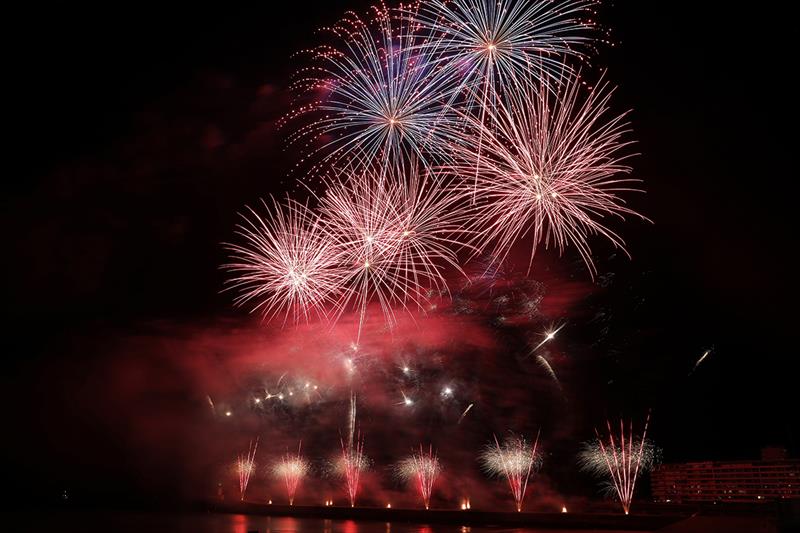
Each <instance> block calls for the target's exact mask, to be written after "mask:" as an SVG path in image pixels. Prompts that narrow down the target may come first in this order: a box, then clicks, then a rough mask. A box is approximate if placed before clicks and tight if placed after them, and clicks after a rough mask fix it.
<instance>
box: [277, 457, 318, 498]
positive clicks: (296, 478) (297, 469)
mask: <svg viewBox="0 0 800 533" xmlns="http://www.w3.org/2000/svg"><path fill="white" fill-rule="evenodd" d="M309 470H310V465H309V463H308V461H307V460H306V458H305V457H303V456H302V455H300V445H298V446H297V453H291V452H286V454H285V455H284V456H283V457H282V458H281V460H280V461H278V462H277V463H275V464H274V465H273V466H272V473H273V474H274V475H275V476H276V477H278V478H281V479H283V481H284V483H286V494H287V495H288V497H289V505H294V495H295V493H296V492H297V487H298V485H299V484H300V480H301V479H303V478H304V477H306V474H308V472H309Z"/></svg>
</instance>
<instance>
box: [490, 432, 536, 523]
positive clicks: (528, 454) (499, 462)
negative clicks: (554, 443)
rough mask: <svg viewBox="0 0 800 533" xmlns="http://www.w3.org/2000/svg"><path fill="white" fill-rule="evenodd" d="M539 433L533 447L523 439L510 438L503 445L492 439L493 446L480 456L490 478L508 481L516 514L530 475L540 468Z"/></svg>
mask: <svg viewBox="0 0 800 533" xmlns="http://www.w3.org/2000/svg"><path fill="white" fill-rule="evenodd" d="M538 444H539V433H537V434H536V440H535V441H534V442H533V446H531V445H530V443H528V442H527V441H526V440H525V438H524V437H518V436H511V437H509V438H507V439H506V440H505V441H504V442H503V444H500V441H498V440H497V436H495V437H494V445H489V446H487V448H486V449H485V450H484V452H483V453H482V454H481V456H480V460H481V463H482V464H483V468H484V470H485V471H486V472H487V473H488V474H490V475H492V476H502V477H505V478H506V481H508V486H509V488H510V489H511V494H512V495H513V496H514V502H515V504H516V506H517V512H521V511H522V503H523V501H524V500H525V492H526V490H527V488H528V481H529V479H530V477H531V474H532V473H533V472H534V471H535V470H536V469H537V468H539V467H540V466H541V462H542V458H541V455H540V454H537V452H536V448H537V446H538Z"/></svg>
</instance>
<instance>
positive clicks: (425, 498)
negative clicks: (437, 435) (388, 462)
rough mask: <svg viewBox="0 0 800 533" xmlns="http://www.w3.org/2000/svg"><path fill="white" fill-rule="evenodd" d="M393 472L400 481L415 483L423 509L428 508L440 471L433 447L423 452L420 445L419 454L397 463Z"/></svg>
mask: <svg viewBox="0 0 800 533" xmlns="http://www.w3.org/2000/svg"><path fill="white" fill-rule="evenodd" d="M394 471H395V475H396V476H397V477H398V478H399V479H401V480H402V481H405V482H414V483H416V485H417V490H419V494H420V497H422V502H423V504H424V505H425V509H428V508H430V504H431V494H432V492H433V485H434V483H435V482H436V478H437V477H439V473H440V472H441V471H442V467H441V464H440V463H439V458H438V457H437V456H436V452H434V451H433V446H429V447H428V451H425V450H424V449H423V448H422V445H421V444H420V446H419V452H414V453H412V454H411V455H410V456H408V457H406V458H405V459H403V460H402V461H400V462H399V463H397V464H396V465H395V467H394Z"/></svg>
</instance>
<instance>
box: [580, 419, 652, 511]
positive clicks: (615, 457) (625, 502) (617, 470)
mask: <svg viewBox="0 0 800 533" xmlns="http://www.w3.org/2000/svg"><path fill="white" fill-rule="evenodd" d="M649 423H650V415H649V414H648V415H647V419H646V420H645V424H644V431H643V432H642V436H641V437H637V436H635V435H634V433H633V421H631V422H630V423H629V427H628V430H627V434H626V429H625V424H624V422H623V421H622V420H620V422H619V437H618V438H617V439H615V437H614V431H613V429H612V427H611V422H610V421H607V422H606V424H607V426H608V437H607V439H608V441H607V442H604V439H603V438H602V437H601V436H600V433H599V432H598V431H597V430H595V432H596V433H597V440H596V441H595V442H592V443H588V444H586V445H585V446H584V449H583V451H581V454H580V456H579V459H580V463H581V467H582V468H583V469H584V470H586V471H589V472H591V473H594V474H598V475H604V476H607V477H608V478H609V488H610V490H611V491H612V492H613V493H614V494H615V495H616V497H617V498H618V499H619V501H620V503H621V504H622V510H623V511H624V512H625V514H628V513H629V512H630V508H631V502H632V501H633V493H634V490H635V488H636V480H637V479H638V477H639V475H640V474H642V473H644V472H646V471H648V470H650V469H651V468H652V467H653V465H654V463H655V461H656V455H657V448H656V447H655V446H654V445H653V444H652V443H651V442H649V441H648V440H647V427H648V425H649Z"/></svg>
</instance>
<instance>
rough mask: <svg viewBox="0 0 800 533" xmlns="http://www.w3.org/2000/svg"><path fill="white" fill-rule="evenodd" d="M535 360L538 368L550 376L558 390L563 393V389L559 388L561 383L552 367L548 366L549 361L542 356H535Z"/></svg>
mask: <svg viewBox="0 0 800 533" xmlns="http://www.w3.org/2000/svg"><path fill="white" fill-rule="evenodd" d="M536 360H537V361H538V362H539V366H541V367H542V368H544V369H545V371H546V372H547V373H548V374H549V375H550V378H551V379H552V380H553V381H554V382H555V384H556V386H557V387H558V390H559V391H561V392H563V391H564V389H563V388H562V387H561V381H559V379H558V376H557V375H556V372H555V370H553V366H552V365H551V364H550V361H548V360H547V359H546V358H545V357H544V356H543V355H537V356H536Z"/></svg>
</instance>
